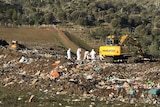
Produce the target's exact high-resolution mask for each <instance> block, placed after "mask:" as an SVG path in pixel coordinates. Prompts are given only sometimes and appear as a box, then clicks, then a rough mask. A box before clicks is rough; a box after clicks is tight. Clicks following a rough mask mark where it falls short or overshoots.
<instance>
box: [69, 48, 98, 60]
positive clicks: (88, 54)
mask: <svg viewBox="0 0 160 107" xmlns="http://www.w3.org/2000/svg"><path fill="white" fill-rule="evenodd" d="M76 56H77V57H76V60H77V61H80V60H96V52H95V51H94V49H92V50H91V51H90V52H89V51H85V52H84V55H83V58H82V50H81V48H78V49H77V53H76ZM67 59H71V48H69V49H68V50H67Z"/></svg>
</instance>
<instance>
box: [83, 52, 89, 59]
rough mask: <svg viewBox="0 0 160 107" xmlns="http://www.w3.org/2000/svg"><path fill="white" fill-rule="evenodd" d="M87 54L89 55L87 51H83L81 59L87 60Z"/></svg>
mask: <svg viewBox="0 0 160 107" xmlns="http://www.w3.org/2000/svg"><path fill="white" fill-rule="evenodd" d="M88 55H89V51H85V52H84V57H83V60H86V59H87V60H88V59H89V58H88Z"/></svg>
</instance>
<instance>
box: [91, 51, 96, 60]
mask: <svg viewBox="0 0 160 107" xmlns="http://www.w3.org/2000/svg"><path fill="white" fill-rule="evenodd" d="M90 55H91V60H95V59H96V57H95V55H96V52H95V51H94V49H92V50H91V52H90Z"/></svg>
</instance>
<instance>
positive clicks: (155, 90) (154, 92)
mask: <svg viewBox="0 0 160 107" xmlns="http://www.w3.org/2000/svg"><path fill="white" fill-rule="evenodd" d="M148 94H152V95H160V88H152V89H150V90H149V91H148Z"/></svg>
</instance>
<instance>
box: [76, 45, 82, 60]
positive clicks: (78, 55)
mask: <svg viewBox="0 0 160 107" xmlns="http://www.w3.org/2000/svg"><path fill="white" fill-rule="evenodd" d="M77 60H78V61H79V60H81V48H78V49H77Z"/></svg>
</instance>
